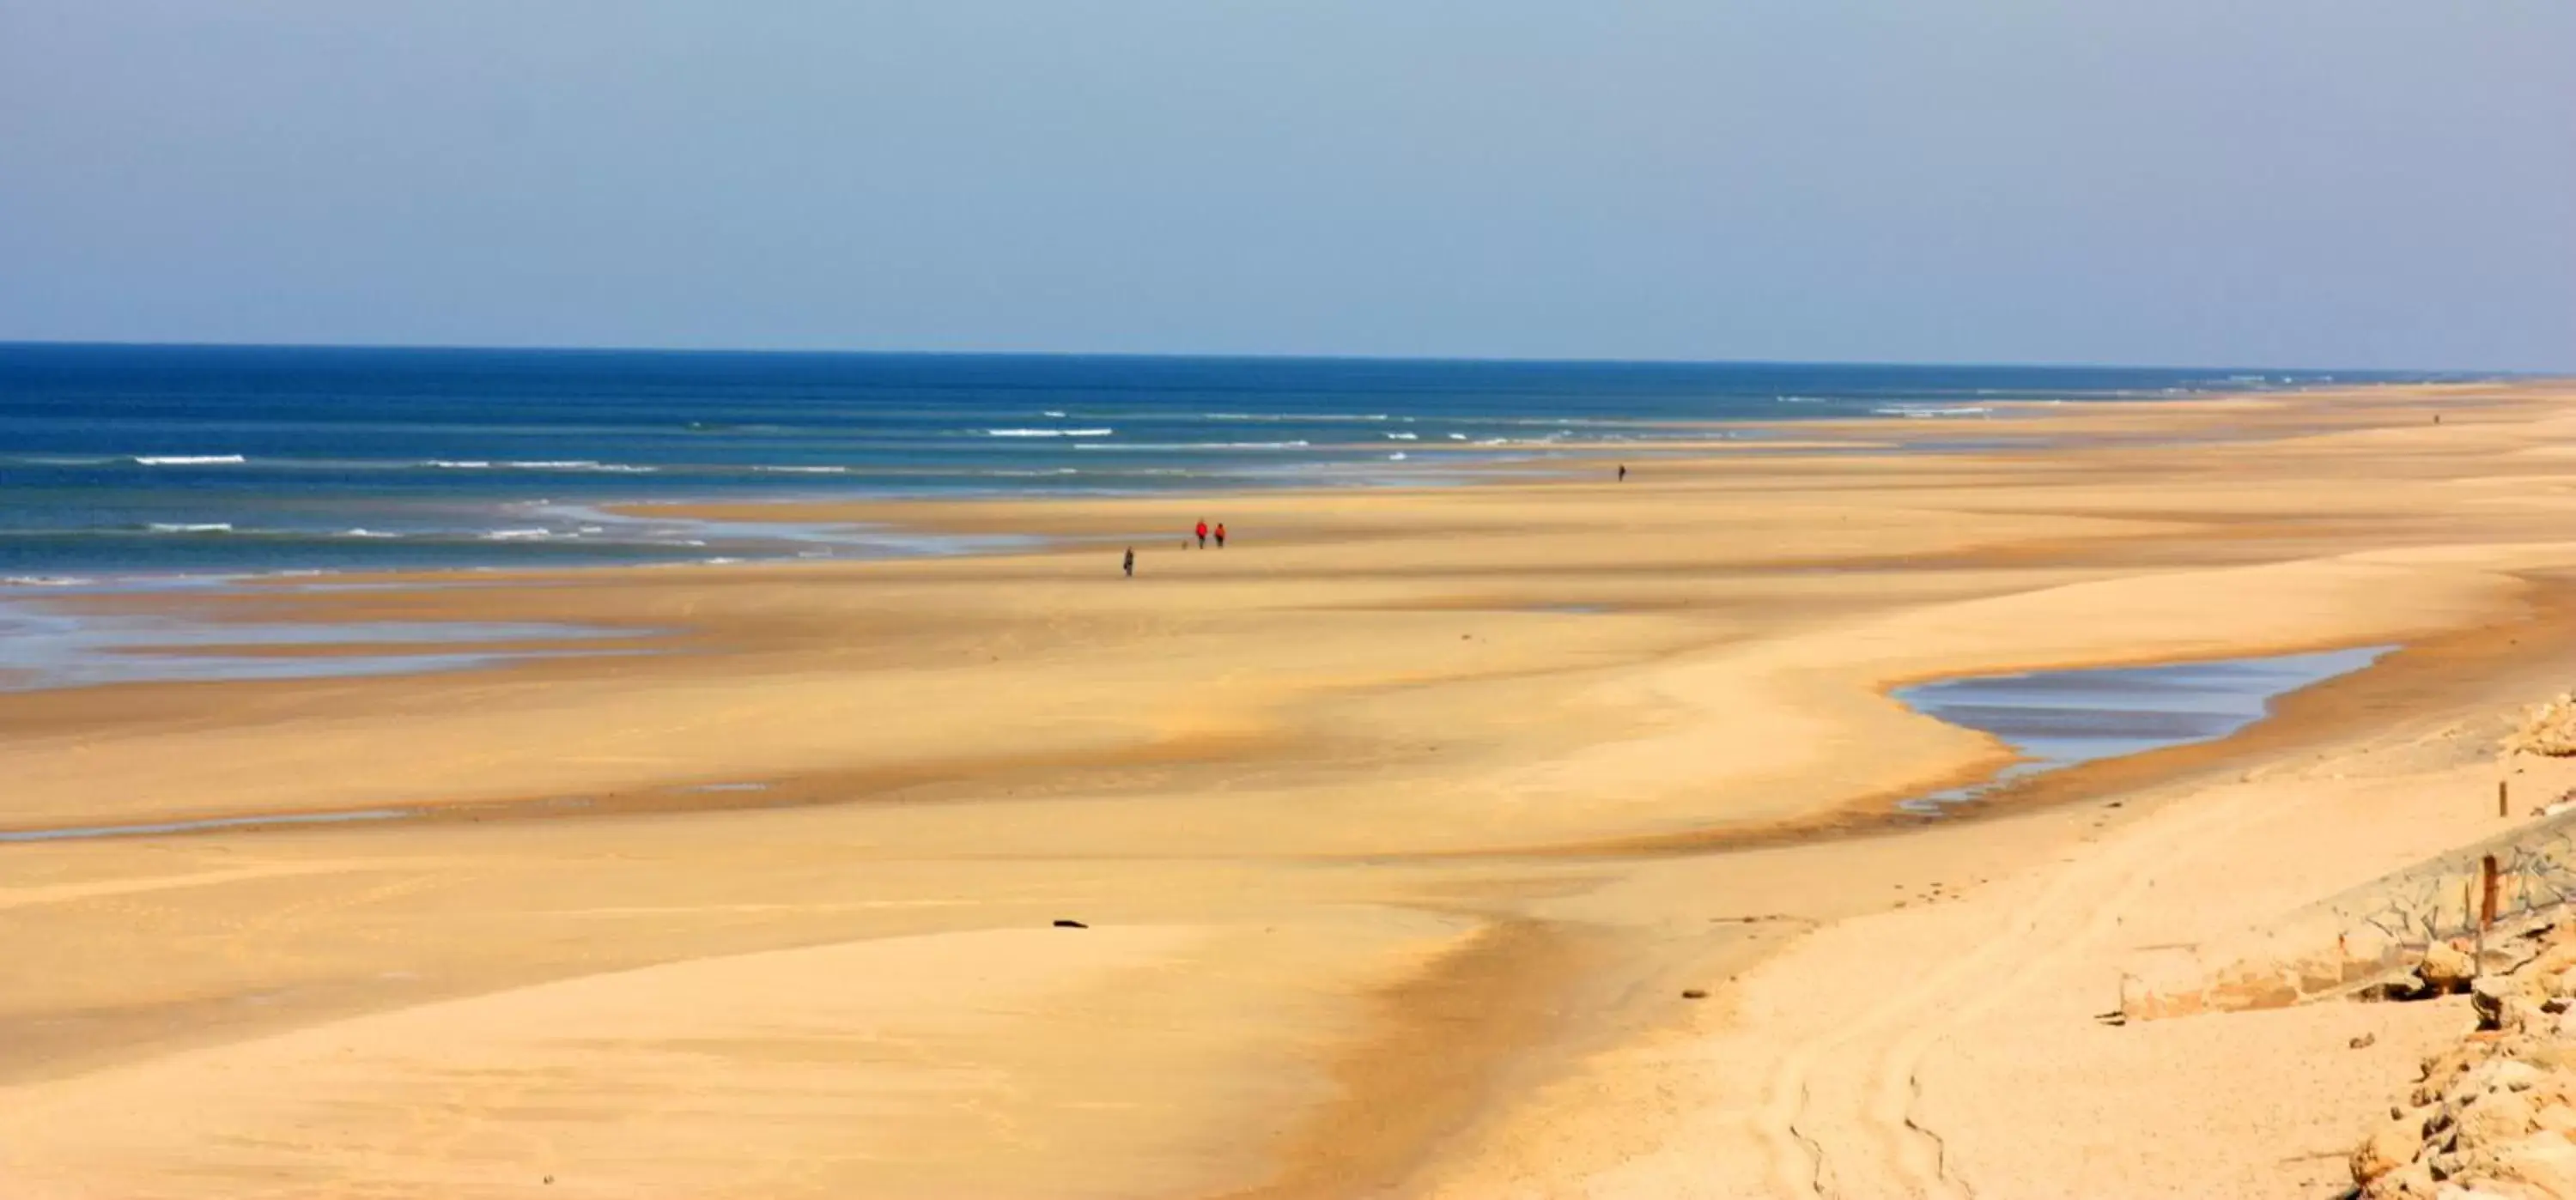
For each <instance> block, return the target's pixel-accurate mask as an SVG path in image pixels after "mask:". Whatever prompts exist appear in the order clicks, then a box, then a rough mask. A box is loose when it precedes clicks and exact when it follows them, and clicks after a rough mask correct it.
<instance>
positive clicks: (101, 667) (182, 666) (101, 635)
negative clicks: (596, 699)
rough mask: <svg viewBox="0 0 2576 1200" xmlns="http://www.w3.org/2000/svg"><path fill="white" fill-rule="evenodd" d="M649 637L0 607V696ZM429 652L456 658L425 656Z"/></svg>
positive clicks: (432, 667) (299, 674) (371, 670)
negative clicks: (264, 620)
mask: <svg viewBox="0 0 2576 1200" xmlns="http://www.w3.org/2000/svg"><path fill="white" fill-rule="evenodd" d="M654 632H655V631H651V630H635V629H606V628H596V627H591V626H584V625H555V624H540V623H534V622H526V623H506V622H487V621H348V622H335V623H318V622H316V623H304V622H282V621H280V622H236V621H209V620H198V619H192V618H189V617H185V616H178V615H151V616H139V615H123V614H97V613H82V612H77V611H72V610H69V609H65V608H61V607H58V606H54V605H49V604H43V603H38V602H29V601H15V602H13V601H11V600H10V599H8V598H6V597H0V692H12V691H37V690H42V689H48V688H72V687H96V686H99V685H102V684H114V683H156V682H177V681H206V680H231V679H323V678H349V677H356V676H366V675H406V674H414V673H419V672H428V671H461V670H469V669H472V668H476V667H485V666H493V665H497V664H500V663H507V662H518V661H524V660H529V659H538V658H559V657H565V656H568V655H572V654H631V653H636V651H633V650H622V649H606V648H603V649H600V650H572V649H565V648H561V644H562V643H580V642H585V641H597V640H602V639H624V638H640V637H650V636H652V635H653V633H654ZM546 643H555V644H557V645H555V646H551V647H550V646H547V645H546ZM430 646H451V647H454V649H438V650H433V649H424V647H430ZM387 647H402V649H399V650H394V649H386V648H387Z"/></svg>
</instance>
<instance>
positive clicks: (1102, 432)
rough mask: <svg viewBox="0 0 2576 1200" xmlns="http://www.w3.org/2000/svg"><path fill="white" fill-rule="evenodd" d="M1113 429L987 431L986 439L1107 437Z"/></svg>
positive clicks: (1114, 431) (1113, 431)
mask: <svg viewBox="0 0 2576 1200" xmlns="http://www.w3.org/2000/svg"><path fill="white" fill-rule="evenodd" d="M1117 432H1118V431H1117V430H1115V429H987V430H985V431H984V435H985V436H986V437H1108V436H1110V435H1112V434H1115V433H1117Z"/></svg>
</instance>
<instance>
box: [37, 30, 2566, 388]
mask: <svg viewBox="0 0 2576 1200" xmlns="http://www.w3.org/2000/svg"><path fill="white" fill-rule="evenodd" d="M2571 63H2576V4H2570V3H2567V2H2566V0H2461V2H2434V0H2419V2H2404V3H2401V2H2396V0H2387V2H2381V0H2263V2H2262V3H2255V4H2246V3H2242V2H2241V0H2156V2H2152V3H2149V2H2137V3H2088V2H2080V0H2072V2H2071V0H2031V2H2028V3H2004V2H1993V3H1945V2H1940V0H1885V2H1883V3H1870V4H1858V3H1832V2H1828V0H1734V2H1728V0H1690V2H1671V3H1610V2H1604V0H1590V2H1581V0H1566V2H1564V3H1538V2H1534V0H1477V2H1472V3H1470V2H1466V0H1459V2H1455V3H1445V4H1434V3H1404V2H1401V0H1275V2H1271V3H1250V2H1230V0H1123V2H1085V0H1017V2H1003V0H907V2H902V3H870V2H866V0H833V2H829V3H810V4H809V3H788V2H784V0H761V2H758V3H737V4H718V3H715V2H714V0H704V2H701V3H690V4H678V3H648V2H639V0H600V2H595V3H575V2H567V0H547V2H543V3H529V2H526V0H497V2H490V3H485V2H478V0H437V2H435V3H431V2H427V0H422V2H418V3H392V2H384V3H350V2H348V0H235V2H214V0H173V2H170V3H137V2H128V0H0V339H108V340H120V341H265V342H380V343H437V344H506V345H621V346H693V347H694V346H738V347H802V348H851V349H938V350H971V349H1020V350H1088V351H1148V352H1228V353H1235V352H1241V353H1328V354H1371V355H1443V356H1514V357H1531V356H1536V357H1620V358H1766V359H1869V360H1891V361H1916V360H1923V361H1988V362H1996V361H2054V362H2081V361H2089V362H2125V363H2174V364H2205V365H2279V366H2321V367H2338V366H2341V367H2371V366H2382V367H2433V368H2440V367H2463V368H2480V367H2483V368H2525V369H2565V368H2576V71H2571V70H2570V69H2569V67H2570V64H2571Z"/></svg>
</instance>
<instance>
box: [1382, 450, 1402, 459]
mask: <svg viewBox="0 0 2576 1200" xmlns="http://www.w3.org/2000/svg"><path fill="white" fill-rule="evenodd" d="M1386 459H1387V461H1388V462H1403V461H1404V451H1401V450H1398V451H1396V452H1395V453H1393V454H1390V455H1387V456H1386Z"/></svg>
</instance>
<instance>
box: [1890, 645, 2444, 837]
mask: <svg viewBox="0 0 2576 1200" xmlns="http://www.w3.org/2000/svg"><path fill="white" fill-rule="evenodd" d="M2395 648H2396V647H2393V646H2364V647H2357V648H2353V649H2348V650H2328V651H2324V652H2321V653H2316V654H2284V655H2276V656H2273V657H2269V658H2232V659H2219V660H2215V661H2206V662H2187V663H2171V664H2167V665H2163V666H2152V667H2100V668H2093V669H2089V670H2081V671H2033V672H2029V673H2025V674H2019V675H1979V676H1971V677H1968V678H1962V679H1945V680H1942V681H1940V682H1937V683H1927V684H1922V685H1919V686H1916V687H1910V688H1903V689H1900V690H1898V691H1897V693H1896V698H1897V699H1899V700H1902V701H1904V702H1905V703H1906V704H1908V705H1910V706H1912V707H1913V708H1914V709H1915V710H1916V711H1918V712H1921V713H1923V714H1925V715H1926V716H1931V717H1937V718H1939V719H1941V720H1944V721H1948V722H1949V723H1951V724H1953V725H1962V726H1966V727H1967V728H1970V729H1974V730H1977V731H1979V732H1982V733H1989V734H1993V735H1994V736H1995V737H1997V738H2000V739H2002V740H2003V741H2004V742H2005V743H2006V744H2008V745H2010V746H2011V747H2012V748H2013V749H2014V750H2015V751H2016V752H2018V753H2019V754H2020V755H2021V756H2022V758H2021V761H2019V762H2016V763H2014V764H2013V765H2012V766H2010V767H2007V768H2005V769H2004V770H2003V771H2002V772H2001V773H1999V774H1998V775H1997V776H1996V777H1995V778H1993V779H1990V780H1987V781H1985V782H1983V783H1979V784H1973V785H1971V786H1968V787H1963V788H1952V789H1950V790H1948V791H1943V792H1936V793H1933V794H1932V795H1929V796H1919V797H1916V798H1914V799H1912V800H1908V801H1905V802H1904V803H1903V804H1902V805H1901V806H1900V807H1903V808H1905V809H1907V810H1908V811H1912V812H1939V811H1940V810H1941V809H1943V808H1944V807H1947V806H1949V805H1952V804H1957V803H1960V802H1962V801H1968V800H1974V799H1976V798H1978V797H1980V796H1982V795H1985V794H1986V793H1988V792H1991V791H1992V790H1994V789H1995V788H1997V787H1999V786H2001V785H2003V784H2006V783H2010V782H2012V781H2015V780H2018V779H2024V778H2027V777H2029V776H2031V775H2034V774H2038V773H2040V772H2043V771H2054V770H2059V769H2062V768H2065V767H2071V766H2075V765H2077V764H2079V763H2087V762H2093V761H2096V760H2099V759H2105V758H2118V757H2121V756H2123V755H2129V754H2139V753H2143V752H2145V751H2149V750H2161V749H2164V748H2166V747H2168V746H2187V745H2192V744H2194V743H2198V742H2214V741H2217V740H2218V739H2220V738H2223V737H2227V736H2228V735H2230V734H2233V733H2235V732H2236V731H2238V730H2240V729H2243V728H2245V727H2246V726H2248V725H2251V724H2253V723H2254V722H2256V721H2259V720H2262V719H2263V718H2264V717H2265V716H2266V715H2268V714H2269V713H2270V712H2271V708H2272V701H2273V700H2275V699H2277V698H2278V697H2281V696H2284V695H2287V694H2289V693H2291V692H2295V691H2297V690H2299V689H2300V688H2304V687H2307V686H2310V685H2312V684H2316V683H2321V682H2323V681H2325V680H2328V679H2332V678H2334V677H2336V676H2338V675H2348V674H2351V673H2352V672H2354V671H2358V670H2360V669H2362V668H2363V667H2367V666H2369V665H2371V664H2372V663H2374V662H2377V661H2379V658H2380V656H2382V655H2384V654H2387V653H2388V652H2389V651H2391V650H2393V649H2395Z"/></svg>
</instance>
